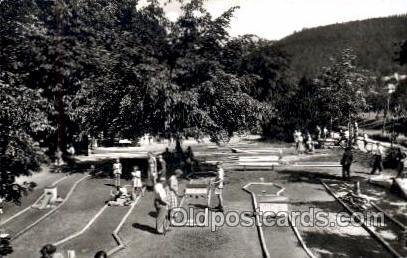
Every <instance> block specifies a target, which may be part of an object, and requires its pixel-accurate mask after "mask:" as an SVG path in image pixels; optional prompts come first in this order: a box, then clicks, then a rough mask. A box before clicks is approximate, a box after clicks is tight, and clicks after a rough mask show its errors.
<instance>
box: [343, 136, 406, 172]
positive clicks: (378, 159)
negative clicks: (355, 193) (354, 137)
mask: <svg viewBox="0 0 407 258" xmlns="http://www.w3.org/2000/svg"><path fill="white" fill-rule="evenodd" d="M371 154H372V156H373V166H372V170H371V172H370V174H371V175H380V174H381V172H382V171H383V157H384V155H385V152H384V148H383V145H382V144H381V143H380V142H376V143H375V144H374V145H373V147H372V150H371ZM406 159H407V155H406V153H404V152H402V151H401V149H400V148H397V153H396V155H395V161H396V163H397V164H396V171H397V176H396V177H402V176H404V174H405V171H404V168H405V163H406ZM352 162H353V153H352V147H351V146H347V147H346V148H345V152H344V153H343V155H342V159H341V165H342V176H343V178H344V179H349V178H350V168H351V165H352Z"/></svg>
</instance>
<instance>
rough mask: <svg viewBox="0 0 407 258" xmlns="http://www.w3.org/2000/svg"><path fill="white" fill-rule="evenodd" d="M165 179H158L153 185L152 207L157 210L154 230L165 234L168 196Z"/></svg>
mask: <svg viewBox="0 0 407 258" xmlns="http://www.w3.org/2000/svg"><path fill="white" fill-rule="evenodd" d="M165 187H166V184H165V181H160V182H158V183H156V184H155V185H154V193H155V198H154V207H155V209H156V211H157V218H156V231H157V234H161V235H162V234H165V232H166V230H167V226H168V223H167V219H168V207H169V203H168V197H167V192H166V190H165Z"/></svg>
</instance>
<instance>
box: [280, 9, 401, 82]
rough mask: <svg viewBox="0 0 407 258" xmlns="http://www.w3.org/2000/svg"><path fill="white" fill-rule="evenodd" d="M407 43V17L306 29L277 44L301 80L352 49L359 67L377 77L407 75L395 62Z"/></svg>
mask: <svg viewBox="0 0 407 258" xmlns="http://www.w3.org/2000/svg"><path fill="white" fill-rule="evenodd" d="M406 39H407V14H406V15H400V16H391V17H386V18H374V19H368V20H362V21H353V22H347V23H341V24H333V25H328V26H321V27H316V28H311V29H304V30H302V31H300V32H296V33H294V34H292V35H290V36H288V37H286V38H284V39H282V40H280V41H278V42H277V43H276V44H277V45H279V46H280V47H282V48H283V49H284V50H285V51H287V52H288V53H289V54H290V55H291V56H292V65H293V68H294V70H295V71H296V72H297V75H298V76H302V75H311V76H312V75H314V74H315V73H316V72H317V71H318V69H319V68H320V67H321V66H324V65H326V64H328V63H329V58H330V57H332V56H334V55H335V54H337V53H338V51H340V50H341V49H344V48H347V47H352V48H353V49H354V50H355V54H356V55H357V56H358V59H359V65H360V66H361V67H363V68H367V69H369V70H371V71H373V72H375V73H376V74H378V75H380V74H386V75H387V74H390V73H393V72H394V71H398V72H403V73H407V68H406V66H404V67H400V66H399V65H397V64H396V63H395V62H394V61H393V60H394V58H395V51H397V50H398V49H399V48H398V46H397V45H396V44H397V43H399V42H400V41H402V40H406Z"/></svg>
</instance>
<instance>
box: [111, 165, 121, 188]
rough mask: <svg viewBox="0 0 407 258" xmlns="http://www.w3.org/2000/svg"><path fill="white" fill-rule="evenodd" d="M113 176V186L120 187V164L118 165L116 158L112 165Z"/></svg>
mask: <svg viewBox="0 0 407 258" xmlns="http://www.w3.org/2000/svg"><path fill="white" fill-rule="evenodd" d="M113 175H114V177H115V183H114V185H115V186H116V188H117V187H120V177H121V175H122V163H120V159H119V158H117V159H116V162H115V163H114V164H113Z"/></svg>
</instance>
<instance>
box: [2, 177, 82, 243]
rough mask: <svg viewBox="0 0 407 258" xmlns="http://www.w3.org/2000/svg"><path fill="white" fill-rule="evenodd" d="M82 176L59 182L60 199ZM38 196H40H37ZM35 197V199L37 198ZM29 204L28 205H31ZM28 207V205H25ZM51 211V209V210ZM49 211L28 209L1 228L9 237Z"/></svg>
mask: <svg viewBox="0 0 407 258" xmlns="http://www.w3.org/2000/svg"><path fill="white" fill-rule="evenodd" d="M82 177H83V175H82V174H75V175H71V176H68V177H67V178H66V179H65V180H63V181H61V182H60V183H59V184H58V185H57V189H58V195H60V196H61V197H62V198H65V196H66V195H67V194H68V192H69V190H70V189H71V187H72V186H73V185H74V183H75V181H77V180H78V179H80V178H82ZM39 195H40V194H39ZM39 195H38V196H37V198H38V197H39ZM34 201H35V200H34ZM32 204H33V203H31V204H30V205H32ZM27 205H28V204H27ZM51 209H52V208H51ZM51 209H43V210H39V209H33V208H31V209H29V210H28V211H27V212H25V213H23V214H21V215H20V216H18V217H16V218H15V219H13V220H11V221H10V222H8V223H6V224H5V225H3V228H4V229H5V230H6V232H8V233H9V234H10V235H11V236H13V235H14V234H16V233H18V232H19V231H20V230H22V229H24V228H25V227H27V226H29V225H30V224H32V223H33V222H35V221H36V220H38V219H39V218H40V217H41V216H43V215H44V214H46V213H47V212H49V211H50V210H51Z"/></svg>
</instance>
